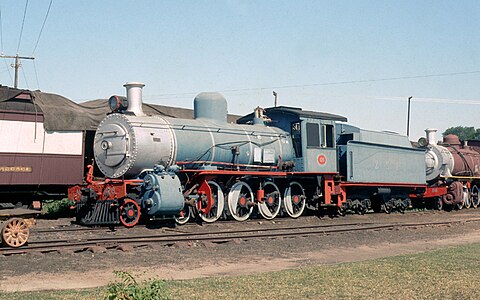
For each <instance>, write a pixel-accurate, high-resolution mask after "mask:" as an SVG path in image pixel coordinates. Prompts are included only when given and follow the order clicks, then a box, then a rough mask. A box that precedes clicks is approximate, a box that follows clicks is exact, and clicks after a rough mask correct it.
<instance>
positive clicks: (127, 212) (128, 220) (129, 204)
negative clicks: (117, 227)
mask: <svg viewBox="0 0 480 300" xmlns="http://www.w3.org/2000/svg"><path fill="white" fill-rule="evenodd" d="M139 220H140V206H139V205H138V203H137V202H135V201H133V200H132V199H125V201H124V202H123V204H122V205H121V206H120V222H121V223H122V225H123V226H125V227H133V226H135V225H137V224H138V221H139Z"/></svg>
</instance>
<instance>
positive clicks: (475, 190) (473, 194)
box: [470, 185, 480, 208]
mask: <svg viewBox="0 0 480 300" xmlns="http://www.w3.org/2000/svg"><path fill="white" fill-rule="evenodd" d="M470 201H471V202H472V206H473V207H474V208H477V207H478V205H479V204H480V203H479V202H480V200H479V198H478V187H477V186H476V185H474V186H473V187H472V188H471V189H470Z"/></svg>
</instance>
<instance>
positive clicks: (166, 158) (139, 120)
mask: <svg viewBox="0 0 480 300" xmlns="http://www.w3.org/2000/svg"><path fill="white" fill-rule="evenodd" d="M124 86H125V87H126V89H127V97H126V98H123V97H119V96H112V97H111V98H110V99H109V104H110V107H111V110H112V113H111V114H109V115H108V116H106V117H105V119H104V120H103V121H102V122H101V123H100V125H99V126H98V128H97V131H96V133H95V139H94V154H95V160H96V163H97V166H98V168H99V169H100V170H101V171H102V172H103V174H105V176H106V177H107V178H106V179H100V180H98V179H96V178H94V177H93V175H92V172H89V174H88V175H87V178H86V184H84V185H78V186H75V187H72V188H71V189H70V190H69V198H70V199H71V200H74V201H76V203H77V204H76V209H77V217H78V220H79V222H80V223H83V224H86V225H99V224H105V225H115V224H120V223H121V224H123V225H124V226H127V227H131V226H134V225H135V224H137V223H138V221H139V220H140V218H141V217H144V218H149V219H151V218H166V217H167V218H168V217H175V219H176V221H177V222H178V223H180V224H182V223H185V222H187V221H188V220H189V218H190V216H191V215H192V214H193V213H194V214H195V215H196V216H198V217H200V218H201V219H202V220H203V221H205V222H214V221H216V220H218V219H219V218H225V217H231V218H233V219H235V220H238V221H244V220H246V219H248V218H249V217H250V216H251V215H252V214H257V213H258V214H259V215H261V216H262V217H264V218H265V219H273V218H275V217H276V216H278V215H279V214H280V213H285V214H286V215H288V216H290V217H293V218H296V217H299V216H300V215H301V214H302V213H303V211H304V210H305V208H306V207H307V208H309V209H313V210H320V209H329V210H330V211H331V212H333V213H340V214H343V213H345V212H346V211H353V212H357V213H364V212H366V211H368V210H370V209H373V210H374V211H385V212H387V213H389V212H390V211H392V210H398V211H403V210H405V209H406V208H407V207H411V206H412V200H413V201H414V202H415V203H422V202H429V201H430V200H432V201H430V202H432V203H434V204H435V207H436V208H441V206H442V205H443V204H444V203H445V204H448V205H450V206H454V205H456V206H457V208H461V207H463V206H466V207H468V206H470V205H473V206H475V207H476V206H477V205H478V202H479V200H478V188H477V185H478V179H479V178H480V177H479V175H480V174H479V167H480V147H472V146H465V145H461V144H460V142H459V141H458V138H456V139H455V138H454V137H451V136H447V137H446V141H445V142H444V143H443V144H439V145H437V144H436V143H435V142H436V140H435V136H434V133H435V130H431V129H428V130H427V137H428V139H425V138H422V139H420V141H419V143H418V144H419V147H413V146H412V145H411V143H410V141H409V139H408V137H406V136H402V135H399V134H396V133H391V132H375V131H368V130H363V129H360V128H357V127H355V126H352V125H349V124H347V123H346V122H347V119H346V118H345V117H342V116H339V115H334V114H328V113H321V112H314V111H305V110H302V109H301V108H294V107H284V106H280V107H271V108H266V109H262V108H260V107H257V108H256V109H255V110H254V112H253V113H251V114H249V115H246V116H244V117H242V118H240V119H238V120H237V123H236V124H234V123H228V122H227V102H226V100H225V98H224V97H223V96H222V95H221V94H219V93H201V94H199V95H197V96H196V97H195V99H194V119H180V118H170V117H164V116H158V115H146V114H145V113H144V112H143V110H142V88H143V87H144V84H142V83H136V82H133V83H127V84H125V85H124ZM90 170H93V167H90ZM415 203H414V204H415Z"/></svg>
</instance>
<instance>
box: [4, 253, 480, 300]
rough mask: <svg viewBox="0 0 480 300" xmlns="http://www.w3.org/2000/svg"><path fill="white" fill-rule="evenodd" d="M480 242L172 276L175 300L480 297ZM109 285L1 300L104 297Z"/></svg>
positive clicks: (170, 287) (6, 296)
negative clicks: (288, 266)
mask: <svg viewBox="0 0 480 300" xmlns="http://www.w3.org/2000/svg"><path fill="white" fill-rule="evenodd" d="M479 256H480V244H471V245H465V246H459V247H453V248H448V249H443V250H437V251H431V252H425V253H421V254H414V255H402V256H396V257H389V258H382V259H375V260H370V261H364V262H355V263H343V264H336V265H321V266H312V267H306V268H302V269H297V270H288V271H280V272H271V273H264V274H258V275H248V276H237V277H215V278H203V279H195V280H185V281H167V282H166V283H165V286H164V287H162V289H163V288H165V289H166V291H165V293H167V294H168V295H170V298H172V299H292V298H295V299H477V298H479V297H480V296H479V295H480V280H479V279H480V257H479ZM107 295H108V288H103V289H94V290H83V291H63V292H45V293H13V294H12V293H11V294H3V295H0V299H2V300H3V299H102V298H104V297H105V296H107Z"/></svg>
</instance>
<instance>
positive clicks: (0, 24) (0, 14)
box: [0, 7, 13, 82]
mask: <svg viewBox="0 0 480 300" xmlns="http://www.w3.org/2000/svg"><path fill="white" fill-rule="evenodd" d="M2 23H3V20H2V8H1V7H0V43H1V44H0V46H1V47H2V49H1V51H0V54H3V26H2ZM3 61H4V62H5V66H6V67H7V70H8V76H10V81H12V82H13V78H12V73H11V72H10V67H9V66H8V63H7V59H6V58H4V59H3Z"/></svg>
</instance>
